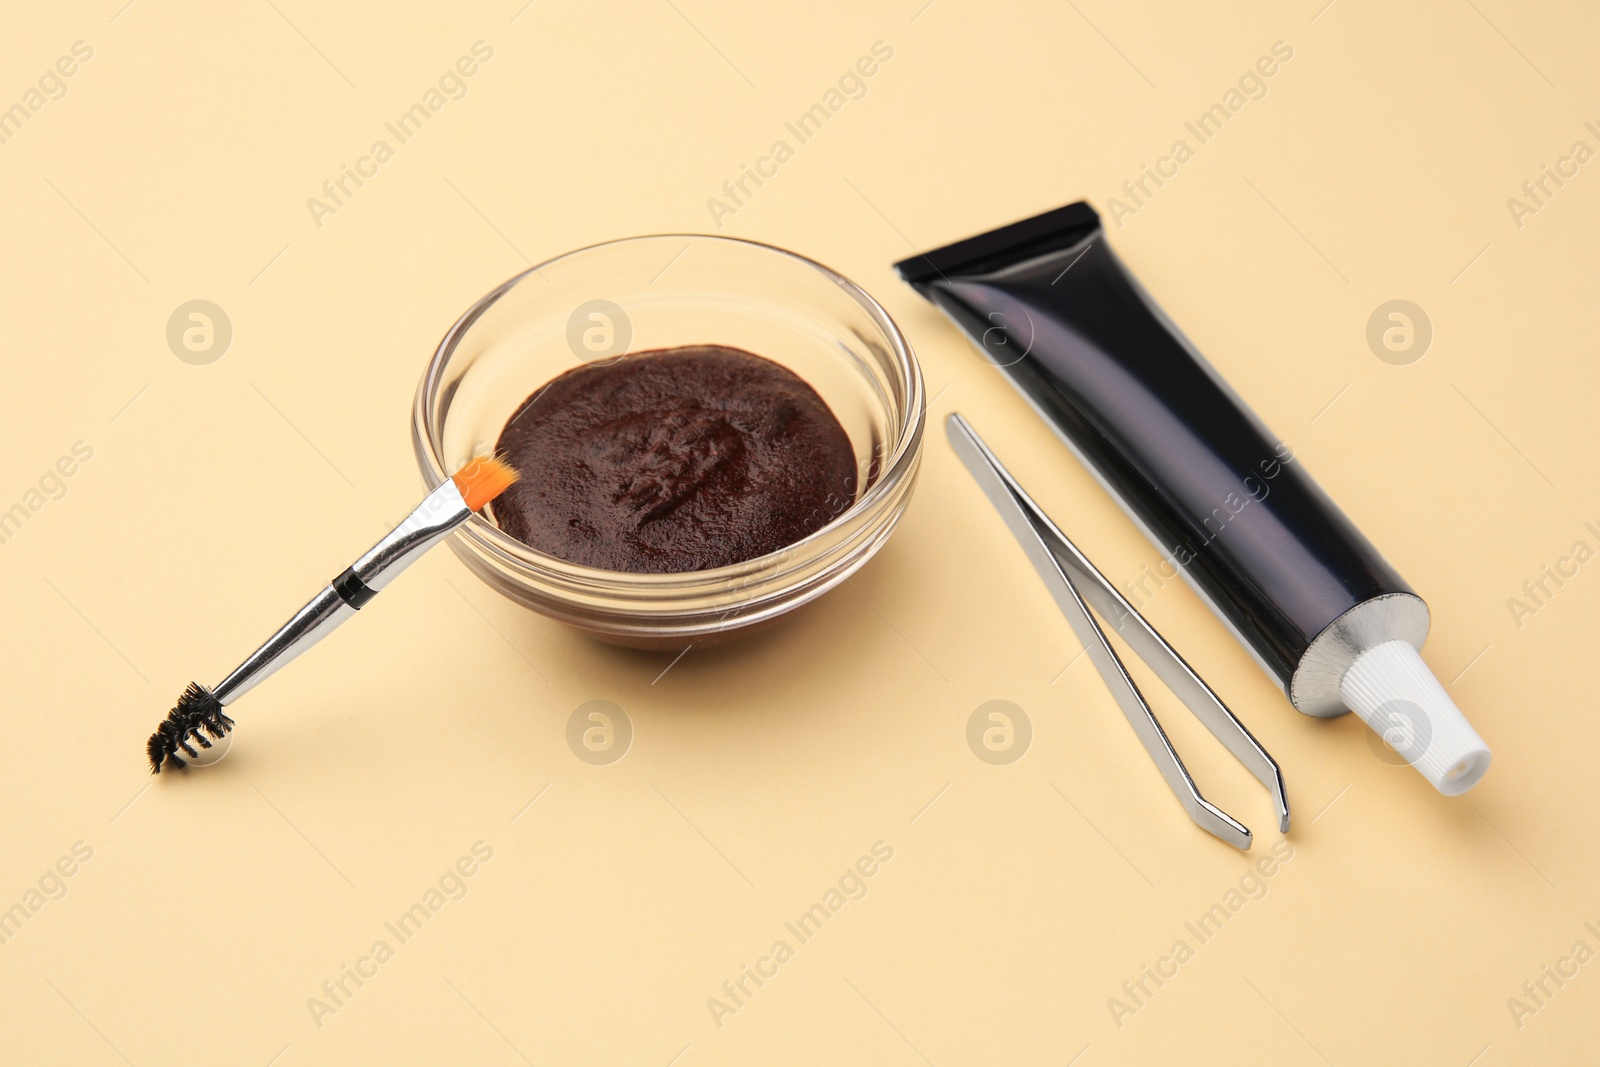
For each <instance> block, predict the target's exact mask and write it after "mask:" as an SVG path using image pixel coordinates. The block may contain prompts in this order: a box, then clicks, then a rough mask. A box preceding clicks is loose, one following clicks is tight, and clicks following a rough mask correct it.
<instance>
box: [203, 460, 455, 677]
mask: <svg viewBox="0 0 1600 1067" xmlns="http://www.w3.org/2000/svg"><path fill="white" fill-rule="evenodd" d="M471 514H472V511H471V509H470V508H468V507H467V502H466V501H465V500H463V499H462V497H461V490H460V489H458V488H456V483H455V482H454V481H453V480H451V479H448V478H447V479H445V482H444V484H443V485H441V486H439V488H437V489H435V490H434V491H433V492H431V493H429V494H428V495H427V497H425V498H424V499H423V501H422V503H421V504H419V505H417V508H416V510H415V511H413V512H412V513H411V514H410V515H409V516H407V518H406V520H405V521H404V522H402V523H401V524H400V525H399V526H396V527H395V528H394V529H393V530H391V531H390V532H389V533H388V534H386V535H384V537H383V539H382V540H381V541H379V542H378V543H377V544H375V545H373V546H372V548H370V549H368V550H367V552H366V554H364V555H363V556H362V557H361V558H360V559H358V560H356V561H355V563H354V564H352V565H351V566H350V567H348V568H347V569H346V570H345V572H344V573H343V574H341V575H339V576H338V577H337V578H335V579H334V580H333V581H332V582H330V583H329V584H328V585H327V586H326V587H324V588H323V590H322V591H321V592H320V593H318V594H317V595H316V596H314V597H312V598H311V602H310V603H309V604H307V605H306V606H305V607H303V608H301V609H300V610H299V611H297V612H295V614H294V617H293V618H292V619H290V620H289V621H288V622H286V623H284V624H283V627H282V628H281V629H280V630H279V631H278V632H277V633H275V634H273V635H272V636H271V637H269V638H267V640H266V643H265V644H263V645H262V646H261V647H260V648H258V649H256V650H255V651H254V652H252V653H250V655H249V657H248V658H246V659H245V661H244V662H243V663H241V664H239V666H238V667H235V668H234V670H233V673H232V674H229V675H228V676H227V677H226V678H224V679H223V680H222V681H221V683H220V684H218V685H217V686H216V688H215V689H213V690H212V691H211V692H212V695H213V696H215V697H216V698H217V700H218V702H219V703H221V704H223V705H224V706H226V705H228V704H231V703H233V702H234V701H235V700H238V699H239V698H240V697H241V696H243V695H244V694H246V693H248V692H249V691H250V690H252V689H254V688H255V687H256V686H257V685H259V684H260V683H261V682H262V681H263V680H264V679H265V678H267V677H268V676H269V675H271V674H272V673H273V672H274V671H276V670H278V669H279V668H281V667H282V666H284V665H285V664H286V663H288V662H289V661H290V660H292V659H294V658H295V657H296V656H298V655H300V653H302V652H304V651H305V650H306V649H308V648H310V647H311V646H312V645H314V644H316V643H317V642H318V641H321V640H322V639H323V638H324V637H326V636H328V635H329V634H330V633H332V632H333V631H334V630H335V629H337V628H338V626H339V624H340V623H342V622H344V621H345V620H346V619H348V618H349V617H350V616H352V615H354V614H355V613H356V612H357V611H358V610H360V608H361V606H362V605H363V604H365V603H366V602H367V601H369V600H371V599H372V598H373V597H374V596H377V595H378V591H379V590H380V589H382V588H384V586H386V585H388V584H389V583H390V582H391V581H393V580H394V577H395V575H397V574H399V573H400V572H401V571H403V570H405V569H406V568H407V567H409V566H411V564H412V563H414V562H416V561H417V559H418V558H420V557H421V556H422V554H423V553H424V552H426V551H427V550H428V549H430V548H432V547H433V546H434V545H436V544H438V543H439V542H440V541H441V540H443V539H444V537H445V535H446V534H448V533H449V532H450V531H451V530H454V529H455V528H456V527H457V526H460V525H461V524H462V523H463V522H465V521H466V520H467V516H469V515H471Z"/></svg>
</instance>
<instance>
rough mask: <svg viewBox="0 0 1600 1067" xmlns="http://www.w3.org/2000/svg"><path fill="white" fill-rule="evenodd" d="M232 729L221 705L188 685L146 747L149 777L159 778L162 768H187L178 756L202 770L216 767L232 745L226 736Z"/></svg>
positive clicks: (208, 693) (201, 689)
mask: <svg viewBox="0 0 1600 1067" xmlns="http://www.w3.org/2000/svg"><path fill="white" fill-rule="evenodd" d="M232 729H233V720H232V719H230V718H228V716H227V715H226V714H225V713H224V712H223V710H222V703H221V702H220V701H219V700H217V698H216V697H215V696H213V695H212V693H211V690H209V689H207V688H206V687H205V686H203V685H198V684H196V683H194V682H190V683H189V688H187V689H185V690H184V691H183V695H182V696H181V697H179V698H178V703H177V704H176V705H175V706H174V707H173V709H172V710H171V711H170V712H168V713H167V717H166V718H165V719H163V720H161V725H160V726H158V727H156V732H155V733H153V734H151V735H150V741H149V743H148V744H147V745H146V746H145V751H147V752H148V753H149V754H150V773H151V774H160V773H161V768H162V767H163V766H164V765H165V766H172V767H187V766H188V765H189V764H188V763H187V762H185V761H184V759H183V756H180V755H178V753H179V752H182V753H183V754H184V755H186V756H188V757H189V759H190V760H192V761H193V762H194V763H196V764H198V765H201V766H204V765H205V764H210V763H215V762H216V761H217V760H219V759H221V758H222V757H223V754H224V753H226V752H227V751H228V747H229V746H230V745H231V744H232V743H233V738H232V736H231V735H230V734H229V732H228V731H230V730H232ZM197 745H198V746H199V747H198V748H196V747H195V746H197Z"/></svg>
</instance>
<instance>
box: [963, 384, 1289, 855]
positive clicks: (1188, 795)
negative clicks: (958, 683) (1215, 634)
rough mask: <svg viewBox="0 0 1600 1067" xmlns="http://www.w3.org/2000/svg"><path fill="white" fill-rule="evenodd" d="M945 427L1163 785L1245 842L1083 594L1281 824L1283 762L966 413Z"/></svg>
mask: <svg viewBox="0 0 1600 1067" xmlns="http://www.w3.org/2000/svg"><path fill="white" fill-rule="evenodd" d="M946 431H947V432H948V433H949V435H950V443H951V445H953V446H954V447H955V450H956V454H957V455H958V456H960V457H961V461H962V462H963V463H965V464H966V465H967V469H968V470H969V471H971V472H972V476H973V477H974V478H976V479H977V481H978V484H979V485H980V486H982V487H983V491H984V493H985V494H986V495H987V496H988V497H989V500H990V501H991V502H992V503H993V504H994V506H995V508H996V509H997V510H998V511H999V512H1000V515H1001V517H1002V518H1004V519H1005V520H1006V525H1007V526H1009V527H1011V532H1012V533H1013V534H1015V535H1016V538H1017V540H1018V541H1019V542H1021V544H1022V547H1023V550H1024V551H1025V552H1027V554H1028V558H1029V559H1030V560H1032V561H1033V565H1034V568H1035V569H1037V570H1038V572H1039V576H1040V577H1041V578H1043V579H1044V583H1045V585H1046V586H1048V587H1049V589H1050V593H1051V595H1052V596H1054V597H1055V601H1056V603H1057V604H1058V605H1059V606H1060V608H1061V611H1062V612H1063V613H1064V614H1065V615H1066V617H1067V621H1068V622H1069V623H1071V624H1072V629H1073V632H1074V633H1076V634H1077V635H1078V640H1079V641H1081V642H1082V643H1083V647H1084V649H1085V650H1086V651H1087V652H1088V653H1089V658H1090V659H1091V660H1093V661H1094V665H1095V667H1096V668H1097V669H1098V670H1099V672H1100V677H1101V678H1103V679H1105V683H1106V685H1107V686H1108V687H1109V688H1110V690H1111V695H1112V696H1114V697H1115V698H1116V700H1117V704H1118V705H1119V706H1120V707H1121V708H1122V713H1123V714H1124V715H1126V716H1127V718H1128V722H1129V724H1130V725H1131V726H1132V727H1133V732H1134V733H1136V734H1138V735H1139V740H1140V741H1141V742H1143V744H1144V747H1145V751H1147V752H1149V753H1150V758H1151V759H1152V760H1154V761H1155V764H1156V769H1157V770H1159V771H1160V772H1161V776H1162V777H1163V778H1165V779H1166V780H1167V785H1168V786H1170V787H1171V789H1172V792H1173V793H1174V794H1175V795H1176V796H1177V798H1178V802H1179V803H1180V804H1182V805H1183V808H1184V810H1185V811H1187V812H1188V813H1189V817H1190V818H1191V819H1193V820H1194V821H1195V822H1196V823H1198V824H1199V825H1200V827H1201V828H1202V829H1204V830H1207V831H1208V832H1210V833H1212V834H1215V835H1216V836H1217V837H1220V838H1221V839H1222V840H1224V841H1226V842H1227V843H1228V844H1230V845H1232V846H1234V847H1235V848H1239V849H1248V848H1249V847H1250V841H1251V835H1250V830H1249V828H1247V827H1246V826H1245V825H1244V824H1243V823H1241V822H1240V821H1239V820H1238V819H1235V818H1234V817H1233V816H1231V815H1229V814H1228V813H1227V812H1225V811H1223V810H1222V809H1221V808H1219V807H1217V806H1216V805H1215V804H1213V803H1211V802H1210V801H1209V800H1207V799H1206V798H1205V797H1203V796H1201V795H1200V790H1199V788H1198V787H1197V786H1196V785H1195V784H1194V779H1193V778H1192V777H1191V776H1190V775H1189V770H1188V768H1186V767H1185V766H1184V765H1183V760H1182V759H1180V758H1179V757H1178V752H1177V750H1176V749H1174V748H1173V747H1172V742H1171V741H1169V740H1168V739H1167V734H1166V731H1164V730H1163V729H1162V728H1161V723H1160V722H1159V721H1157V719H1156V717H1155V713H1154V712H1152V711H1151V710H1150V705H1149V704H1148V703H1147V702H1146V701H1145V699H1144V696H1143V695H1142V694H1140V692H1139V687H1138V686H1136V685H1134V683H1133V679H1132V678H1130V677H1129V676H1128V671H1127V668H1125V667H1124V666H1123V664H1122V660H1121V659H1119V658H1118V657H1117V654H1116V652H1115V651H1114V650H1113V649H1112V647H1111V643H1110V642H1109V641H1108V640H1107V639H1106V635H1105V631H1104V630H1102V629H1101V628H1100V625H1099V623H1097V622H1096V621H1095V619H1094V616H1093V615H1091V614H1090V613H1089V605H1090V604H1092V605H1094V608H1095V610H1096V611H1098V612H1099V613H1100V614H1101V615H1102V616H1103V617H1105V618H1106V619H1107V620H1109V621H1110V622H1111V623H1112V625H1113V627H1114V628H1115V629H1116V631H1117V632H1118V634H1120V635H1121V636H1122V638H1123V640H1125V641H1127V643H1128V645H1129V647H1130V648H1132V649H1133V651H1134V652H1135V653H1137V654H1138V656H1139V658H1140V659H1142V660H1144V662H1145V663H1146V664H1148V665H1149V666H1150V668H1151V670H1153V671H1155V673H1156V675H1157V676H1158V677H1159V678H1160V679H1161V680H1162V681H1163V682H1164V683H1166V685H1167V688H1169V689H1171V690H1172V692H1173V693H1174V694H1175V695H1176V696H1177V697H1178V698H1179V699H1181V700H1182V701H1183V702H1184V704H1185V705H1187V706H1188V708H1189V710H1190V711H1191V712H1193V713H1194V715H1195V717H1196V718H1198V719H1199V720H1200V721H1201V722H1202V723H1204V724H1205V726H1206V728H1207V729H1208V730H1210V731H1211V732H1212V734H1214V735H1215V736H1216V738H1217V740H1218V741H1221V742H1222V743H1223V745H1224V746H1226V748H1227V749H1228V751H1229V752H1232V753H1233V754H1234V756H1235V757H1237V758H1238V760H1239V762H1240V763H1243V764H1244V765H1245V766H1246V767H1247V768H1249V770H1250V772H1251V773H1252V774H1254V775H1255V776H1256V777H1257V778H1259V779H1260V780H1261V784H1262V785H1264V786H1266V787H1267V789H1268V791H1269V792H1271V793H1272V798H1273V800H1274V801H1275V802H1276V803H1277V807H1278V829H1279V831H1281V832H1283V833H1288V832H1289V798H1288V797H1287V796H1286V795H1285V793H1284V788H1283V772H1282V771H1280V770H1279V769H1278V764H1277V762H1276V761H1275V760H1273V758H1272V757H1271V756H1270V755H1268V754H1267V750H1266V749H1264V748H1262V747H1261V745H1260V743H1259V742H1257V741H1256V739H1255V738H1254V737H1252V736H1250V731H1249V730H1246V729H1245V728H1244V725H1243V724H1242V723H1240V722H1239V720H1238V719H1236V718H1234V717H1233V713H1232V712H1231V711H1229V710H1228V708H1227V706H1226V705H1225V704H1223V703H1222V701H1221V699H1220V698H1218V696H1217V694H1216V693H1214V692H1212V691H1211V687H1210V686H1208V685H1206V683H1205V682H1204V681H1202V680H1201V678H1200V676H1199V675H1198V674H1196V673H1195V672H1194V671H1193V669H1191V668H1190V666H1189V665H1188V664H1187V663H1185V662H1184V661H1183V657H1182V656H1180V655H1178V653H1177V652H1176V651H1175V650H1174V649H1173V647H1172V646H1171V645H1169V644H1167V642H1166V641H1165V640H1163V639H1162V637H1161V635H1160V634H1158V633H1157V632H1156V631H1155V629H1154V628H1153V627H1152V626H1151V625H1150V624H1149V623H1148V622H1146V621H1145V619H1144V616H1142V615H1140V614H1139V613H1138V612H1137V611H1135V610H1134V607H1133V605H1132V604H1130V603H1128V601H1127V599H1126V598H1124V597H1123V595H1122V594H1121V593H1120V592H1118V591H1117V588H1116V586H1114V585H1112V584H1111V583H1110V582H1109V581H1107V580H1106V577H1105V575H1103V574H1101V573H1100V571H1099V570H1097V569H1096V568H1095V565H1094V564H1093V563H1090V562H1089V559H1088V557H1087V556H1085V555H1084V554H1083V553H1082V552H1080V551H1079V550H1078V546H1077V545H1074V544H1073V543H1072V542H1071V541H1070V540H1069V539H1068V538H1067V536H1066V535H1065V534H1063V533H1062V532H1061V531H1060V530H1059V529H1058V528H1057V527H1056V525H1055V523H1053V522H1051V521H1050V519H1049V517H1048V516H1046V515H1045V513H1044V512H1043V511H1041V510H1040V509H1039V505H1038V504H1035V503H1034V502H1033V500H1032V498H1030V497H1029V496H1028V494H1027V493H1025V492H1023V489H1022V487H1021V486H1020V485H1018V484H1017V481H1016V479H1015V478H1013V477H1012V476H1011V473H1010V472H1009V471H1007V470H1006V469H1005V467H1003V466H1001V464H1000V461H999V460H998V459H996V458H995V455H994V453H993V452H991V451H989V447H988V446H987V445H985V444H984V443H983V439H982V438H980V437H979V436H978V434H977V431H976V430H974V429H973V428H972V424H971V423H969V422H968V421H967V420H966V419H964V418H962V417H961V415H959V414H955V415H951V416H950V417H949V419H948V420H947V421H946ZM1085 601H1087V602H1088V603H1085Z"/></svg>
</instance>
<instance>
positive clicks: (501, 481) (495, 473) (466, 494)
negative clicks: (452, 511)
mask: <svg viewBox="0 0 1600 1067" xmlns="http://www.w3.org/2000/svg"><path fill="white" fill-rule="evenodd" d="M517 477H518V475H517V470H516V468H515V467H512V466H510V465H509V464H507V463H505V462H504V461H502V460H499V459H496V458H495V457H494V456H474V457H472V458H471V459H469V460H468V461H467V465H466V466H465V467H462V468H461V469H460V470H458V471H456V472H455V474H453V475H451V479H450V480H451V481H453V482H455V483H456V488H457V489H459V490H461V498H462V499H463V500H465V501H466V502H467V507H469V508H471V509H472V510H473V511H480V510H482V508H483V506H484V505H485V504H487V503H488V502H489V501H491V500H493V499H494V498H495V497H497V496H499V495H500V494H501V493H503V492H505V491H506V490H507V489H509V488H511V483H512V482H514V481H516V480H517Z"/></svg>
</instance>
